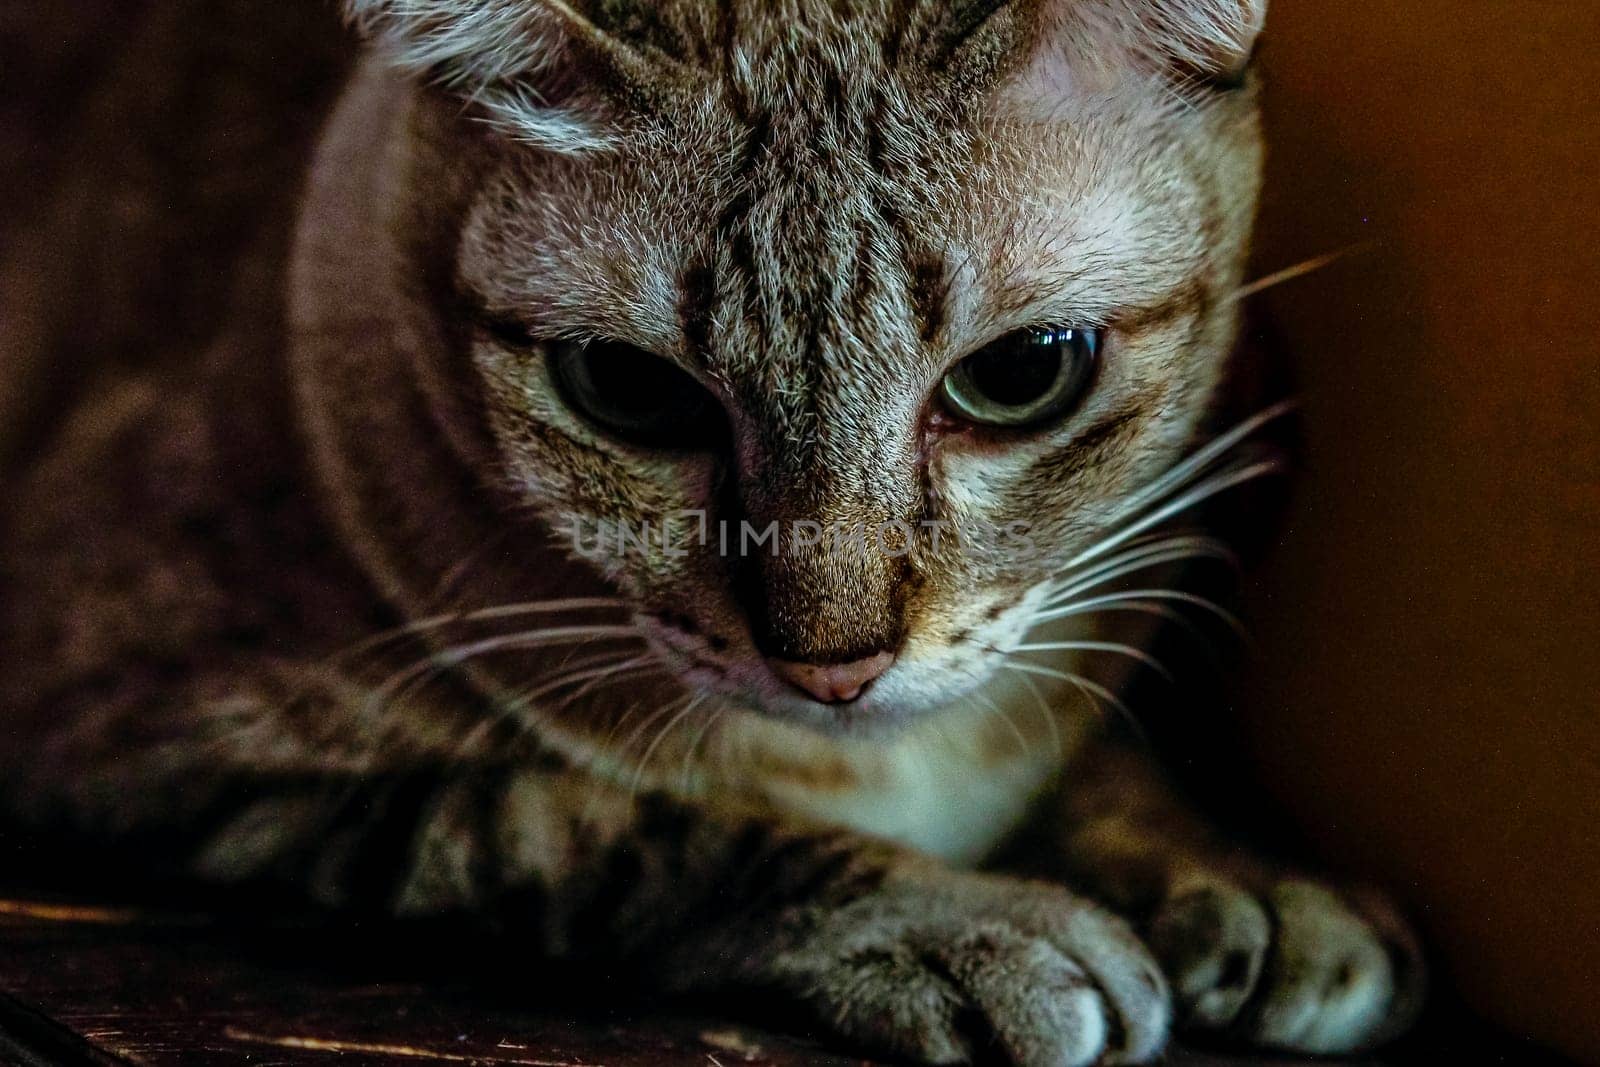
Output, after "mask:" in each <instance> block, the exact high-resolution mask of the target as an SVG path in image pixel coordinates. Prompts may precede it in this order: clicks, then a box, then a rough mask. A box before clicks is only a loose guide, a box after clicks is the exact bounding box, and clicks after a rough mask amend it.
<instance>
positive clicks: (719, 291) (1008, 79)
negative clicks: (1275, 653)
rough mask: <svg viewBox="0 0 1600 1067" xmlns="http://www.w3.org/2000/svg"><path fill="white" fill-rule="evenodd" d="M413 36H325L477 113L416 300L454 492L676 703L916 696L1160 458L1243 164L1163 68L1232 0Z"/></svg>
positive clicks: (749, 17) (1247, 92) (1189, 58)
mask: <svg viewBox="0 0 1600 1067" xmlns="http://www.w3.org/2000/svg"><path fill="white" fill-rule="evenodd" d="M429 6H430V5H426V4H409V5H400V4H372V3H366V4H359V5H357V14H358V15H359V16H361V17H363V18H364V19H365V20H366V21H367V23H368V28H369V30H370V31H371V32H372V33H374V34H375V35H376V36H377V37H378V39H379V40H380V41H381V42H384V43H385V45H386V47H387V48H388V49H389V51H390V53H391V54H392V55H394V56H395V57H397V58H398V59H400V60H401V61H404V62H410V63H412V64H413V65H416V66H426V67H429V68H430V69H440V70H443V71H445V74H446V77H447V79H453V80H455V81H457V82H460V83H463V84H466V85H470V86H473V87H475V92H474V99H475V100H476V101H477V106H478V107H479V111H478V112H477V113H476V116H475V118H477V119H487V120H488V122H487V124H485V123H479V124H478V126H477V127H476V132H475V134H474V136H475V137H479V138H482V139H487V141H488V143H489V144H490V145H491V148H490V150H489V152H488V156H487V158H488V159H489V162H488V163H486V164H485V165H483V166H481V167H479V168H478V169H477V171H476V172H475V177H474V179H473V181H474V188H473V190H472V191H471V194H470V195H469V196H468V197H467V202H468V207H467V208H466V210H465V211H464V213H463V214H462V215H461V217H460V219H459V228H458V232H457V235H456V240H455V244H456V248H455V278H454V281H453V285H454V290H455V292H456V294H457V296H458V299H457V301H456V302H455V306H456V307H457V308H463V309H466V310H464V311H459V312H457V314H459V316H460V317H461V321H460V323H459V324H458V325H459V327H460V333H461V335H462V336H463V337H464V338H465V340H464V342H463V343H464V345H465V347H466V348H467V350H468V352H469V359H468V361H467V362H468V364H469V365H470V371H465V370H464V371H463V373H470V374H471V375H472V377H473V383H472V384H473V388H474V390H475V391H476V394H477V395H479V396H480V397H481V404H482V407H483V412H484V417H485V421H486V423H487V425H488V427H489V428H490V430H491V432H492V436H493V439H494V441H495V444H496V450H497V462H496V465H495V467H496V469H495V470H494V471H493V473H492V477H493V478H494V479H495V480H496V481H497V482H498V483H499V484H501V485H502V486H504V487H505V488H506V489H507V490H508V492H510V493H511V494H513V496H514V497H515V498H516V499H517V500H518V501H519V502H521V503H525V504H526V505H527V506H528V507H529V508H530V509H531V510H532V511H534V512H535V513H537V514H538V515H539V516H540V517H541V518H542V520H543V521H544V522H545V524H546V525H548V526H549V527H550V528H551V529H552V530H553V531H555V532H556V536H557V539H558V544H560V545H561V547H562V550H563V551H565V552H567V553H569V554H571V555H574V556H576V557H580V558H582V559H583V560H585V561H586V563H587V565H590V566H593V567H594V568H596V569H598V570H599V571H600V572H601V573H602V574H603V575H604V576H605V578H606V579H607V580H608V581H609V582H610V583H612V584H613V585H614V586H615V587H616V588H617V589H618V590H620V591H621V592H622V593H623V594H624V595H625V596H627V597H628V598H629V599H630V600H631V601H632V602H633V603H634V605H635V608H636V615H637V617H638V619H639V621H640V625H641V626H642V627H643V628H644V630H645V632H646V633H647V635H648V636H649V638H650V640H651V643H652V645H653V647H654V649H655V650H656V652H657V654H658V655H660V656H661V657H662V658H663V659H664V660H665V661H666V662H667V663H668V664H670V665H671V666H672V667H673V668H674V669H675V671H676V673H677V674H678V676H679V678H680V679H681V680H682V681H683V682H685V683H686V684H687V685H689V686H691V687H698V688H700V689H703V690H707V691H710V692H713V693H717V694H722V695H724V696H726V697H728V698H730V699H731V700H732V701H734V702H735V703H737V704H739V705H740V706H743V707H748V708H750V709H753V710H756V711H758V712H764V713H768V714H772V715H776V716H781V717H786V718H791V719H796V720H799V721H802V722H806V723H809V724H811V725H814V726H817V727H820V728H825V729H838V728H869V727H876V726H881V725H884V724H892V723H897V722H901V721H904V720H907V719H909V718H911V717H913V716H916V715H918V714H921V713H926V712H928V711H930V710H933V709H937V708H939V707H942V706H945V705H946V704H948V703H949V702H950V701H952V700H953V699H955V698H957V697H958V696H960V695H961V694H963V693H965V692H968V691H971V690H972V689H974V688H976V687H979V686H981V685H983V683H984V682H985V681H986V680H987V679H988V678H989V677H990V676H991V675H992V673H993V672H994V670H995V669H996V667H997V665H998V662H999V659H1000V657H1001V655H1002V654H1003V652H1004V650H1005V649H1006V648H1007V646H1008V645H1010V644H1014V643H1015V642H1016V641H1017V640H1018V638H1019V636H1020V634H1021V633H1022V632H1023V631H1024V630H1025V629H1026V628H1027V626H1028V623H1029V621H1030V619H1031V616H1032V614H1033V612H1034V610H1035V609H1036V607H1037V601H1038V592H1039V591H1040V590H1041V589H1042V588H1044V587H1045V585H1046V583H1048V582H1049V581H1050V580H1051V579H1053V578H1054V577H1056V576H1057V575H1058V573H1059V572H1060V570H1061V568H1062V567H1063V566H1065V565H1066V564H1067V563H1068V561H1070V560H1071V559H1072V558H1073V557H1074V556H1075V555H1077V554H1079V553H1080V552H1082V551H1083V550H1084V549H1085V548H1086V547H1087V546H1089V545H1090V544H1091V543H1092V542H1093V541H1094V540H1095V539H1096V538H1097V537H1098V536H1100V535H1101V534H1102V533H1103V532H1104V531H1105V530H1106V529H1107V527H1108V524H1109V523H1111V522H1112V521H1113V520H1114V519H1115V518H1116V517H1117V516H1118V515H1119V511H1120V509H1121V508H1122V506H1123V505H1124V503H1125V502H1127V501H1128V500H1129V498H1130V497H1132V496H1134V495H1135V494H1136V493H1137V492H1138V491H1139V490H1140V489H1141V488H1142V487H1144V486H1146V485H1147V484H1148V483H1149V482H1150V481H1151V480H1152V479H1153V478H1154V477H1156V476H1157V475H1158V474H1159V473H1160V472H1161V471H1163V470H1164V469H1166V468H1167V467H1168V466H1170V465H1171V464H1172V463H1173V462H1174V461H1175V460H1176V459H1177V458H1178V457H1179V456H1180V455H1181V453H1182V450H1183V449H1184V447H1185V445H1186V444H1187V443H1188V442H1189V441H1190V439H1191V436H1192V434H1193V433H1194V431H1195V428H1196V426H1197V424H1198V422H1199V420H1200V419H1201V417H1202V415H1203V414H1204V411H1205V409H1206V405H1207V403H1208V399H1209V398H1210V396H1211V395H1212V393H1213V390H1214V389H1215V387H1216V385H1217V383H1218V380H1219V377H1220V374H1221V371H1222V367H1223V363H1224V361H1225V358H1226V356H1227V355H1228V353H1229V350H1230V347H1231V344H1232V341H1233V337H1234V331H1235V312H1234V301H1233V299H1232V294H1233V293H1234V291H1235V290H1236V289H1237V287H1238V283H1239V272H1240V269H1241V263H1242V259H1243V256H1244V253H1245V250H1246V245H1247V242H1248V234H1249V227H1250V222H1251V217H1252V212H1253V206H1254V202H1255V197H1256V191H1257V181H1258V178H1257V173H1258V169H1259V154H1260V150H1259V135H1258V130H1257V125H1256V113H1255V104H1254V99H1253V93H1254V90H1253V88H1251V87H1250V86H1249V85H1248V84H1246V85H1244V86H1243V87H1235V88H1225V87H1219V86H1214V85H1211V84H1202V82H1203V81H1204V78H1202V77H1201V75H1205V76H1218V77H1220V76H1221V75H1223V74H1227V73H1229V72H1232V71H1234V70H1235V69H1236V68H1237V67H1238V66H1239V64H1240V62H1241V59H1242V57H1243V55H1244V54H1245V53H1246V52H1247V51H1248V44H1249V42H1250V40H1251V39H1252V37H1253V33H1254V29H1255V27H1256V26H1257V25H1258V23H1259V15H1260V12H1259V10H1258V9H1256V8H1253V7H1250V6H1248V5H1242V4H1233V5H1228V4H1220V3H1213V4H1209V5H1205V4H1184V3H1177V2H1171V0H1168V2H1161V3H1158V2H1155V0H1151V2H1147V3H1141V2H1137V0H1121V2H1116V3H1113V2H1112V0H1104V2H1095V0H1083V2H1081V3H1065V2H1063V3H1062V4H1060V5H1052V4H1043V5H1016V6H1010V7H1008V6H997V5H993V4H991V5H986V6H985V7H984V10H981V11H974V10H971V5H957V4H942V5H928V4H916V3H913V4H887V3H885V4H883V5H878V6H874V5H871V4H867V5H862V7H861V9H860V10H858V11H856V12H854V13H853V14H840V13H839V9H838V5H832V4H823V3H811V2H796V3H791V4H788V5H784V6H785V8H786V11H785V13H784V14H783V15H782V16H780V15H779V14H777V13H774V12H772V11H771V10H770V8H771V7H772V6H773V5H768V4H755V3H731V4H730V3H723V4H720V5H717V4H710V3H690V2H685V3H681V4H665V5H658V4H650V5H643V4H641V5H637V6H634V5H630V4H628V3H625V2H619V3H608V4H597V5H594V6H593V10H591V11H589V12H588V13H587V14H586V15H580V14H578V13H576V12H574V11H572V10H571V9H568V8H565V7H558V6H556V5H544V4H538V3H529V4H511V3H492V2H489V0H483V2H481V3H464V2H463V3H441V4H437V5H432V7H434V8H436V10H434V11H433V12H432V15H433V20H432V22H430V23H428V24H427V25H421V24H420V23H421V22H425V21H426V20H424V19H423V17H422V15H421V14H419V11H420V9H422V8H427V7H429ZM991 8H993V9H994V10H990V9H991ZM402 9H403V10H402ZM788 9H792V10H788ZM952 9H960V10H952ZM518 13H520V14H518ZM1202 17H1204V18H1205V19H1210V20H1211V21H1210V22H1207V23H1202V21H1200V20H1201V19H1202ZM473 19H476V20H477V21H476V22H472V21H471V20H473ZM496 20H500V21H499V22H496ZM1202 31H1204V32H1202ZM452 35H453V36H452ZM1180 68H1181V72H1179V70H1180ZM462 121H466V122H471V121H473V118H471V117H469V118H465V119H463V120H462ZM484 125H488V126H490V127H492V128H491V129H490V130H489V131H488V132H485V131H484V128H483V127H484Z"/></svg>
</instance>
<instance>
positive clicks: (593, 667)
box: [513, 651, 657, 709]
mask: <svg viewBox="0 0 1600 1067" xmlns="http://www.w3.org/2000/svg"><path fill="white" fill-rule="evenodd" d="M619 655H622V653H619V652H616V651H612V652H608V653H604V654H602V655H601V656H597V657H596V656H591V657H589V658H588V659H585V660H582V661H580V662H579V663H577V664H575V665H573V667H572V669H571V670H569V671H567V672H566V673H564V674H562V675H559V676H558V677H555V678H552V679H550V680H549V681H545V682H541V683H540V684H539V685H537V686H535V687H534V688H532V689H525V690H522V691H521V692H519V693H517V695H516V699H515V700H514V701H513V706H515V707H517V708H519V709H522V708H528V707H531V706H532V705H533V704H535V703H536V702H537V701H538V699H539V698H540V697H542V696H546V695H548V694H550V693H554V692H557V691H559V690H561V689H565V688H566V687H568V686H571V685H578V686H579V688H578V689H577V690H576V691H575V692H573V693H570V694H568V696H567V699H566V703H571V702H573V701H576V700H578V699H581V698H582V697H583V695H584V694H585V693H587V692H589V691H590V690H592V689H593V688H594V687H595V686H596V685H598V684H600V683H602V682H606V681H610V680H611V679H612V678H614V677H615V676H616V675H618V674H631V673H634V672H635V671H637V670H638V669H641V668H644V667H651V666H654V665H655V664H656V662H657V661H656V657H655V656H654V655H653V654H652V653H649V652H646V653H645V654H644V655H641V656H634V657H632V658H631V659H618V658H617V657H618V656H619Z"/></svg>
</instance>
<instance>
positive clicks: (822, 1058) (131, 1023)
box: [0, 897, 1543, 1067]
mask: <svg viewBox="0 0 1600 1067" xmlns="http://www.w3.org/2000/svg"><path fill="white" fill-rule="evenodd" d="M722 1007H723V1009H724V1010H727V1007H726V1006H722ZM718 1009H719V1005H716V1004H709V1005H708V1004H652V1003H649V1002H648V1001H645V1000H641V999H639V998H638V997H630V996H629V995H628V994H627V993H625V992H623V991H622V990H621V987H620V986H619V984H618V983H617V982H615V981H608V980H606V979H605V978H604V977H603V976H600V977H585V978H579V977H577V976H574V975H571V974H568V973H566V972H564V971H563V970H561V969H558V968H552V967H550V966H548V965H546V964H542V963H538V962H536V961H533V960H531V959H526V958H521V957H520V956H519V954H518V953H517V952H516V950H515V948H514V947H513V946H510V945H507V944H506V943H505V942H504V941H499V942H487V941H483V942H475V941H473V940H471V939H469V938H466V937H463V936H462V935H460V934H459V933H455V932H450V931H437V930H436V931H428V930H423V929H415V930H413V931H411V932H410V933H401V932H400V931H398V930H397V929H395V928H393V927H377V928H372V929H367V930H362V929H359V928H340V929H330V928H328V927H325V926H318V925H311V924H309V923H306V922H303V921H288V920H286V921H282V922H277V923H273V924H270V925H266V926H262V925H260V924H259V920H258V921H257V924H256V925H253V926H238V925H229V924H227V923H224V922H221V921H218V920H215V919H203V918H199V917H198V916H197V915H193V914H184V913H177V912H175V913H168V914H162V913H159V912H152V911H150V910H144V909H125V908H117V907H113V908H102V907H91V906H84V905H82V904H63V903H61V902H60V898H54V899H40V898H37V897H35V898H31V899H30V898H13V899H0V1063H4V1064H10V1063H20V1064H28V1065H34V1064H50V1065H75V1064H99V1065H102V1067H103V1065H106V1064H143V1065H148V1067H169V1065H170V1067H177V1065H184V1067H189V1065H194V1064H201V1065H210V1064H217V1065H222V1067H227V1065H233V1064H253V1065H268V1064H282V1065H291V1064H293V1065H302V1064H303V1065H318V1064H334V1063H337V1064H384V1065H398V1067H405V1065H426V1064H430V1063H432V1064H446V1063H476V1064H485V1065H499V1064H505V1065H524V1067H680V1065H681V1067H734V1065H736V1064H745V1065H750V1067H800V1065H814V1067H852V1065H859V1067H870V1061H867V1060H863V1059H861V1058H860V1057H859V1056H854V1055H850V1054H849V1052H848V1050H838V1049H836V1048H835V1049H830V1048H829V1047H827V1046H825V1045H823V1044H819V1043H814V1042H811V1041H808V1040H806V1039H805V1038H804V1037H803V1036H794V1035H784V1034H782V1033H780V1032H777V1031H776V1030H774V1029H757V1028H754V1027H752V1026H749V1025H746V1024H744V1023H742V1022H735V1021H731V1020H730V1019H729V1018H727V1017H723V1016H721V1015H719V1011H718ZM745 1017H748V1016H745ZM770 1021H771V1022H772V1023H773V1025H774V1026H781V1025H782V1020H770ZM1469 1046H1470V1048H1471V1052H1472V1055H1471V1058H1470V1060H1469V1059H1467V1058H1464V1057H1465V1056H1466V1053H1465V1052H1464V1051H1462V1050H1463V1049H1466V1048H1468V1047H1469ZM1441 1049H1450V1050H1452V1051H1450V1052H1449V1053H1448V1054H1445V1053H1442V1052H1441ZM1167 1062H1168V1063H1169V1064H1170V1065H1171V1067H1230V1065H1234V1064H1239V1063H1251V1064H1256V1065H1257V1067H1278V1065H1280V1064H1283V1063H1285V1062H1286V1061H1282V1060H1276V1059H1272V1058H1259V1059H1249V1060H1234V1059H1229V1058H1226V1057H1223V1056H1220V1055H1213V1054H1206V1053H1201V1052H1194V1051H1181V1052H1175V1053H1173V1054H1172V1056H1171V1057H1170V1058H1169V1060H1168V1061H1167ZM1440 1062H1445V1063H1452V1064H1456V1063H1462V1064H1464V1063H1467V1062H1474V1063H1480V1062H1481V1063H1505V1064H1515V1065H1518V1067H1527V1065H1530V1064H1533V1063H1536V1062H1543V1061H1540V1060H1538V1059H1537V1058H1536V1057H1535V1056H1534V1055H1533V1054H1532V1053H1531V1052H1530V1051H1529V1050H1527V1049H1525V1048H1522V1047H1520V1046H1506V1045H1501V1044H1496V1043H1493V1042H1484V1041H1481V1040H1479V1039H1478V1038H1477V1037H1476V1036H1474V1035H1472V1033H1471V1032H1470V1031H1454V1032H1452V1034H1451V1035H1450V1036H1449V1037H1448V1039H1447V1040H1446V1041H1444V1042H1443V1043H1441V1042H1440V1041H1438V1040H1435V1039H1432V1038H1429V1039H1427V1040H1426V1041H1424V1042H1422V1043H1420V1044H1418V1045H1415V1046H1413V1048H1411V1049H1409V1050H1402V1051H1399V1052H1396V1053H1394V1054H1393V1055H1391V1056H1389V1057H1387V1058H1385V1060H1384V1061H1383V1063H1384V1065H1385V1067H1394V1065H1401V1064H1411V1063H1417V1064H1433V1063H1440ZM1369 1067H1376V1065H1369Z"/></svg>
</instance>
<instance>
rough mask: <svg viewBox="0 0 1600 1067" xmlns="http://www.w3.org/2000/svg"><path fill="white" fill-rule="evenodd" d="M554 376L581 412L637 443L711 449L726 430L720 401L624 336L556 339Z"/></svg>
mask: <svg viewBox="0 0 1600 1067" xmlns="http://www.w3.org/2000/svg"><path fill="white" fill-rule="evenodd" d="M548 353H549V357H548V358H549V361H550V362H549V365H550V375H551V377H552V378H553V379H554V380H555V384H556V388H557V389H558V390H559V391H560V393H561V397H562V399H563V400H565V401H566V403H567V405H568V406H569V407H571V408H572V409H573V410H574V411H576V412H578V414H580V415H582V416H583V417H584V418H586V419H588V420H589V421H590V422H592V423H594V424H596V425H597V426H599V427H600V428H601V429H603V430H606V431H607V432H609V433H611V434H613V435H614V436H616V437H619V438H621V439H623V440H625V441H629V442H631V443H633V444H638V445H647V446H650V447H654V448H684V449H692V448H709V447H712V446H714V445H715V444H717V443H718V441H720V440H721V439H722V438H723V437H724V436H725V434H726V422H725V420H724V417H723V412H722V405H721V404H719V403H718V401H717V398H716V397H714V396H712V395H711V393H710V392H709V391H707V389H706V388H705V386H703V385H701V384H700V383H699V382H698V381H696V380H695V379H694V378H693V377H692V376H691V375H689V374H687V373H685V372H684V371H683V370H681V369H679V368H678V367H676V366H674V365H673V364H672V363H670V362H668V361H667V360H665V359H662V358H661V357H660V356H657V355H655V354H653V353H651V352H646V351H645V350H644V349H642V348H638V347H636V346H634V345H630V344H627V343H626V342H623V341H605V340H600V341H554V342H551V343H550V345H549V348H548Z"/></svg>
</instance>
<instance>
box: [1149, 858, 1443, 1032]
mask: <svg viewBox="0 0 1600 1067" xmlns="http://www.w3.org/2000/svg"><path fill="white" fill-rule="evenodd" d="M1147 940H1148V941H1149V943H1150V946H1151V948H1152V950H1153V951H1154V952H1155V954H1156V956H1157V958H1159V959H1160V960H1161V963H1162V966H1163V968H1164V969H1165V970H1166V973H1167V975H1168V976H1169V979H1170V980H1171V982H1172V986H1173V993H1174V998H1175V1000H1176V1003H1177V1010H1178V1014H1179V1018H1180V1020H1181V1024H1182V1025H1183V1026H1185V1027H1186V1028H1192V1029H1195V1030H1215V1031H1227V1032H1228V1033H1230V1034H1233V1035H1236V1036H1239V1037H1242V1038H1243V1039H1244V1040H1246V1041H1248V1042H1249V1043H1250V1044H1252V1045H1256V1046H1259V1047H1263V1048H1272V1049H1280V1050H1285V1051H1291V1052H1301V1053H1310V1054H1320V1055H1337V1054H1343V1053H1350V1052H1356V1051H1360V1050H1363V1049H1368V1048H1372V1047H1374V1046H1376V1045H1380V1044H1382V1043H1384V1042H1385V1041H1387V1040H1389V1039H1390V1038H1393V1037H1395V1036H1398V1035H1399V1034H1400V1033H1401V1032H1403V1031H1404V1030H1405V1029H1406V1028H1407V1027H1408V1026H1409V1025H1410V1023H1411V1022H1412V1021H1413V1019H1414V1018H1415V1016H1416V1014H1417V1012H1418V1010H1419V1009H1420V1008H1421V1005H1422V1000H1423V988H1424V986H1425V984H1426V977H1425V973H1426V972H1425V968H1424V966H1423V962H1422V955H1421V952H1420V951H1419V949H1418V946H1417V942H1416V938H1415V936H1414V935H1413V934H1412V933H1411V931H1410V930H1409V929H1408V928H1407V926H1406V925H1405V923H1404V922H1403V921H1402V920H1401V919H1400V918H1399V917H1398V916H1397V915H1396V914H1395V912H1394V910H1393V909H1392V908H1391V907H1390V906H1389V904H1388V903H1387V902H1386V901H1384V900H1382V899H1381V898H1378V897H1376V896H1360V895H1356V894H1339V893H1335V892H1334V891H1333V890H1331V889H1329V888H1327V887H1325V886H1322V885H1319V884H1317V883H1315V882H1311V881H1305V880H1300V879H1285V880H1282V881H1278V882H1276V883H1274V884H1272V885H1271V886H1270V887H1269V888H1268V889H1267V890H1266V891H1265V892H1262V893H1260V894H1255V893H1251V892H1248V891H1247V890H1245V889H1244V888H1242V887H1241V886H1239V885H1238V884H1236V883H1234V882H1231V881H1229V880H1226V879H1224V878H1221V877H1210V876H1201V877H1196V878H1191V879H1189V880H1187V881H1185V882H1181V883H1179V884H1177V885H1175V886H1174V888H1173V890H1172V892H1171V893H1169V895H1168V897H1167V901H1166V903H1165V904H1164V905H1163V906H1162V907H1161V908H1160V909H1159V910H1158V912H1157V914H1156V915H1155V917H1154V919H1153V920H1152V921H1151V923H1150V926H1149V928H1148V930H1147Z"/></svg>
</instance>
